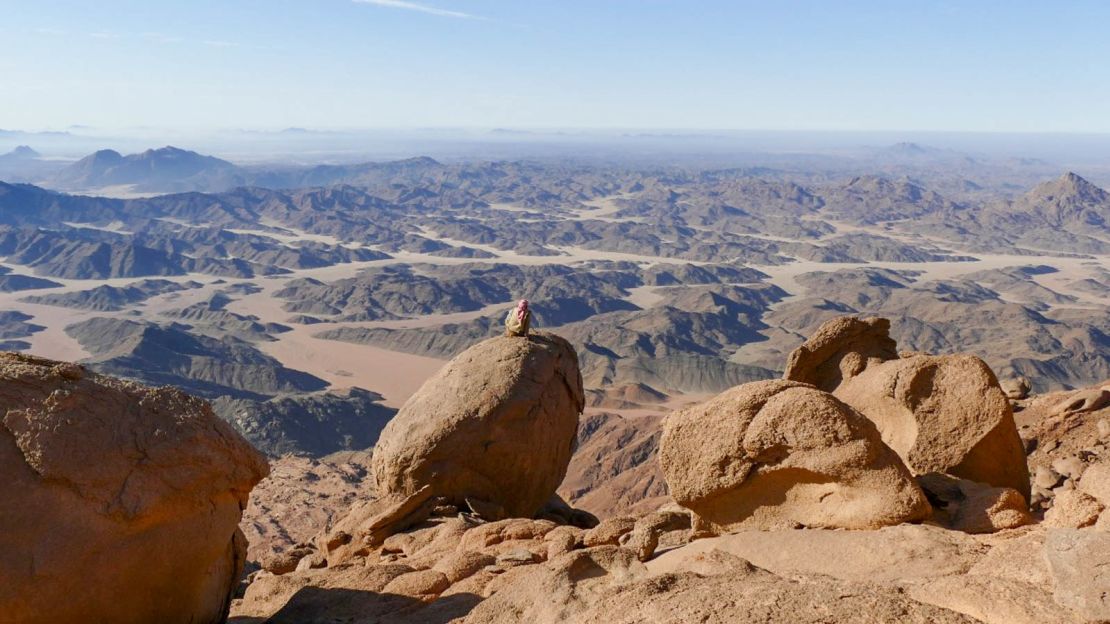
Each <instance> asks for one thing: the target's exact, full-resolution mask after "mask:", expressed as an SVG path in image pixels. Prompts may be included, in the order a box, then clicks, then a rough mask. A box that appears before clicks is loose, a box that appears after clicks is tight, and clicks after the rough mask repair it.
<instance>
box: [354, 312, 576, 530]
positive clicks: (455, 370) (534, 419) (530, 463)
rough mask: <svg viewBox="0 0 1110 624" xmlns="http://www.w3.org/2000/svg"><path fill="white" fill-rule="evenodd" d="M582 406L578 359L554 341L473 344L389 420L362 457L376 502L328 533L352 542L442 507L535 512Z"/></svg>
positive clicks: (536, 337) (569, 445)
mask: <svg viewBox="0 0 1110 624" xmlns="http://www.w3.org/2000/svg"><path fill="white" fill-rule="evenodd" d="M583 404H584V398H583V394H582V378H581V375H580V374H579V371H578V358H577V356H576V354H575V352H574V349H573V348H572V347H571V346H570V343H568V342H567V341H565V340H563V339H562V338H559V337H558V336H554V335H550V334H542V333H540V334H533V335H531V336H529V337H528V338H522V337H500V338H492V339H489V340H486V341H483V342H481V343H478V344H477V345H474V346H473V347H471V348H469V349H467V350H466V351H464V352H462V353H460V354H459V355H458V356H456V357H455V358H454V359H453V360H451V361H450V362H448V363H447V364H446V365H445V366H444V367H443V368H442V369H441V370H440V371H439V372H438V373H437V374H436V375H435V376H434V377H432V378H431V379H430V380H428V381H427V382H426V383H425V384H424V385H423V386H422V387H421V388H420V390H418V391H417V392H416V394H414V395H413V396H412V397H411V398H410V399H409V400H408V401H407V402H406V403H405V405H404V406H403V407H402V408H401V410H400V411H399V412H398V413H397V416H396V417H395V418H394V419H393V420H391V421H390V423H389V425H388V426H387V427H386V428H385V430H384V431H383V432H382V435H381V438H380V439H379V441H378V444H377V446H376V447H375V448H374V456H373V460H372V468H373V473H374V477H375V479H376V482H377V485H378V488H379V495H380V496H381V497H382V498H381V500H380V501H378V502H376V503H375V504H372V505H367V506H365V507H363V508H361V509H359V510H356V511H353V512H352V513H351V514H349V515H348V516H347V517H346V518H344V519H342V520H340V521H339V522H338V523H337V525H336V527H335V528H334V529H333V533H334V532H335V531H347V532H350V533H351V534H352V535H354V536H356V539H355V544H356V546H355V548H357V545H358V544H359V543H361V542H363V541H364V539H363V538H367V537H368V538H369V540H370V542H371V543H373V542H375V541H378V540H380V539H382V538H384V536H386V535H389V534H391V533H394V532H396V531H398V530H401V529H403V528H405V527H406V526H411V525H412V524H414V523H416V522H419V521H420V520H422V519H423V518H426V517H428V516H429V515H430V514H431V512H432V510H433V509H434V508H435V507H439V506H443V505H455V506H456V507H459V508H471V509H473V508H474V507H481V508H482V509H484V510H491V509H496V510H497V512H496V513H493V512H490V511H486V512H485V513H489V514H492V515H495V516H504V517H509V518H530V517H532V516H534V515H536V514H537V512H539V511H540V510H541V509H542V508H543V506H544V504H545V503H547V502H548V501H549V499H551V497H552V495H554V494H555V489H556V488H557V487H558V486H559V483H560V482H561V481H562V479H563V477H564V475H565V474H566V470H567V464H568V463H569V461H570V456H571V453H572V452H573V450H574V440H575V434H576V431H577V427H578V414H579V413H580V412H581V411H582V407H583ZM480 515H485V514H480ZM487 519H496V518H487ZM340 550H344V549H340Z"/></svg>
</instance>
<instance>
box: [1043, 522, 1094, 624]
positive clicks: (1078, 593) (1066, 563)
mask: <svg viewBox="0 0 1110 624" xmlns="http://www.w3.org/2000/svg"><path fill="white" fill-rule="evenodd" d="M1044 554H1045V559H1046V560H1047V561H1048V567H1049V570H1050V572H1051V574H1052V580H1053V585H1054V588H1055V589H1054V591H1055V597H1056V601H1057V602H1059V603H1060V604H1062V605H1064V606H1067V607H1070V608H1071V609H1074V610H1075V611H1076V612H1077V613H1079V615H1081V616H1082V617H1084V618H1086V619H1087V620H1088V621H1091V622H1105V621H1108V620H1110V533H1104V532H1102V531H1080V530H1076V529H1055V530H1052V531H1049V533H1048V537H1047V538H1046V539H1045V545H1044Z"/></svg>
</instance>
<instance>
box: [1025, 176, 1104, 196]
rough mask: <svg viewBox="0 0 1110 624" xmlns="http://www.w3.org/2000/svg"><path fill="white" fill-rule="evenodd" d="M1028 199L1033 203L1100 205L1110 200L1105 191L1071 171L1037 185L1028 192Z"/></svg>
mask: <svg viewBox="0 0 1110 624" xmlns="http://www.w3.org/2000/svg"><path fill="white" fill-rule="evenodd" d="M1028 197H1029V199H1031V200H1035V201H1052V200H1072V201H1080V202H1084V203H1102V202H1105V201H1108V200H1110V196H1108V195H1107V193H1106V191H1104V190H1102V189H1101V188H1099V187H1097V186H1095V185H1094V184H1091V183H1090V182H1089V181H1088V180H1087V179H1086V178H1084V177H1082V176H1080V175H1078V174H1076V173H1075V172H1073V171H1069V172H1067V173H1065V174H1064V175H1062V176H1060V177H1059V178H1056V179H1055V180H1049V181H1048V182H1042V183H1041V184H1038V185H1037V186H1036V187H1034V188H1033V190H1031V191H1029V194H1028Z"/></svg>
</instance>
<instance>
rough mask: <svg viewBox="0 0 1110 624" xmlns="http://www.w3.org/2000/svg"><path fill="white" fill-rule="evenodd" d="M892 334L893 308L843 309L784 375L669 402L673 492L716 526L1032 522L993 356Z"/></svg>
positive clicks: (984, 529) (665, 449) (984, 527)
mask: <svg viewBox="0 0 1110 624" xmlns="http://www.w3.org/2000/svg"><path fill="white" fill-rule="evenodd" d="M889 332H890V322H889V321H888V320H886V319H882V318H870V319H858V318H854V317H840V318H836V319H832V320H830V321H828V322H826V323H825V324H823V325H822V326H821V327H820V328H819V329H818V330H817V332H816V333H815V334H814V335H813V336H811V337H810V338H809V339H808V340H806V341H805V343H803V344H802V345H801V346H799V347H798V348H797V349H795V350H794V352H793V353H791V354H790V358H789V361H788V362H787V366H786V372H785V373H784V375H783V376H784V380H782V381H767V382H756V383H749V384H744V385H742V386H737V387H735V388H733V389H731V390H728V391H726V392H725V393H723V394H721V395H719V396H717V397H716V398H714V399H711V400H710V401H708V402H706V403H703V404H701V405H697V406H694V407H691V408H688V409H686V410H683V411H680V412H678V413H676V414H672V415H671V416H670V417H669V418H668V419H667V422H666V424H665V426H664V431H663V438H662V440H661V442H660V453H659V460H660V462H661V464H662V467H663V471H664V474H665V475H666V477H667V484H668V485H669V486H670V492H671V495H672V496H673V497H674V499H675V500H676V501H677V502H678V503H679V504H680V505H682V506H684V507H686V508H688V509H690V510H692V511H693V512H694V513H696V514H697V515H698V516H699V517H700V518H701V519H703V520H704V521H706V522H707V523H708V524H710V525H711V526H712V527H714V529H715V530H716V531H717V532H727V531H733V530H736V529H738V528H742V527H747V528H757V529H774V528H790V527H812V528H843V529H867V528H878V527H882V526H890V525H895V524H900V523H903V522H913V521H922V520H926V519H930V518H936V519H937V520H939V521H942V522H945V523H947V524H948V525H949V526H950V527H952V528H958V529H960V530H964V531H968V532H975V533H989V532H992V531H995V530H998V529H1003V528H1013V527H1016V526H1021V525H1023V524H1028V523H1029V522H1031V520H1032V518H1031V516H1030V515H1029V513H1028V505H1027V500H1028V496H1029V491H1030V489H1029V472H1028V468H1027V466H1026V463H1025V450H1024V447H1023V445H1022V440H1021V437H1020V436H1019V435H1018V430H1017V427H1016V425H1015V422H1014V417H1013V412H1012V410H1011V407H1010V403H1009V400H1008V399H1007V397H1006V395H1005V393H1004V392H1003V391H1002V389H1001V387H1000V386H999V383H998V381H997V380H996V379H995V376H994V374H993V373H992V372H991V370H990V368H989V367H988V366H987V365H986V364H985V363H984V362H983V361H982V360H980V359H979V358H977V357H975V356H971V355H962V354H961V355H943V356H932V355H924V354H917V353H903V354H899V353H898V350H897V345H896V343H895V341H894V340H893V339H891V338H890V335H889Z"/></svg>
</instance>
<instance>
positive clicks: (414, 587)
mask: <svg viewBox="0 0 1110 624" xmlns="http://www.w3.org/2000/svg"><path fill="white" fill-rule="evenodd" d="M450 586H451V581H450V580H448V579H447V575H446V574H444V573H443V572H440V571H439V570H416V571H415V572H409V573H407V574H402V575H401V576H398V577H397V578H395V579H393V580H392V581H390V582H389V583H388V584H387V585H386V586H385V588H383V589H382V591H383V592H384V593H387V594H398V595H400V596H408V597H410V598H428V597H435V596H438V595H439V594H440V593H441V592H443V590H445V589H447V588H448V587H450Z"/></svg>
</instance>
